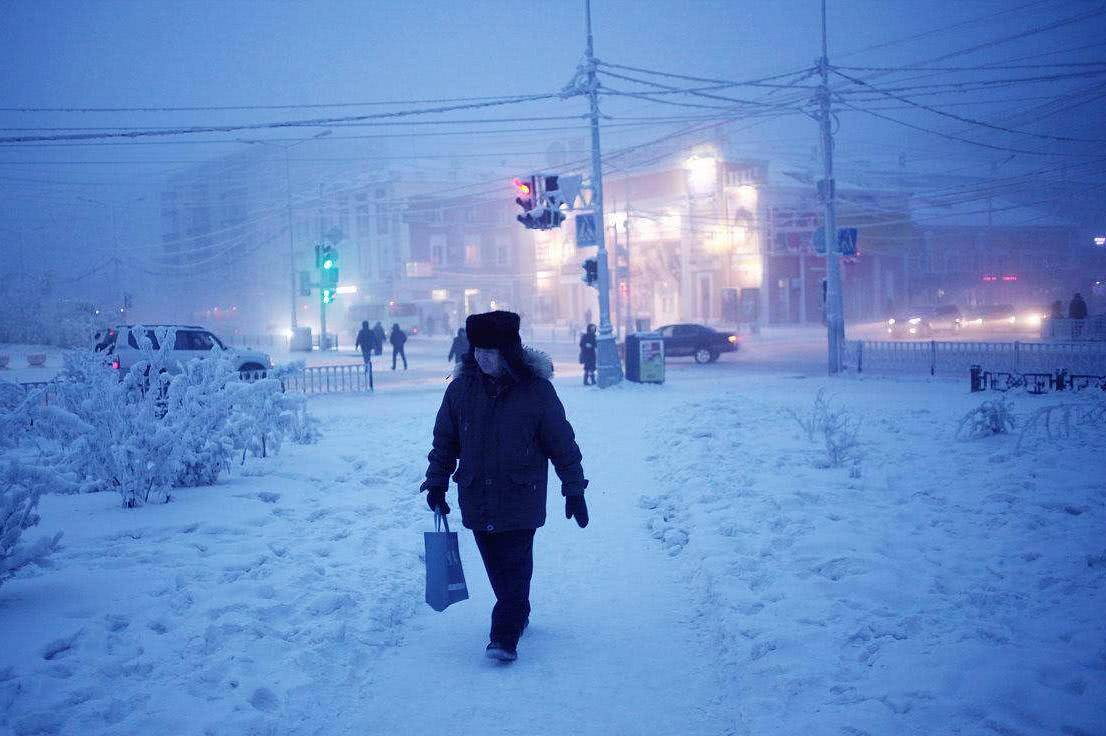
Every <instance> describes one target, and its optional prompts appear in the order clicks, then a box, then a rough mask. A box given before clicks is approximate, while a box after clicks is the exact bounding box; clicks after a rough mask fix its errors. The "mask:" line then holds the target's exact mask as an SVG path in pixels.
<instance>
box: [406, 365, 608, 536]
mask: <svg viewBox="0 0 1106 736" xmlns="http://www.w3.org/2000/svg"><path fill="white" fill-rule="evenodd" d="M552 374H553V363H552V362H551V361H550V360H549V357H548V356H547V355H545V354H544V353H540V352H537V351H534V350H531V349H530V348H523V349H522V353H521V354H520V360H519V361H517V362H516V364H515V365H514V367H513V369H512V370H511V371H510V374H509V375H504V377H503V378H501V379H491V378H488V377H487V376H485V375H484V374H483V373H482V372H481V370H480V368H479V367H478V366H477V365H476V361H475V360H474V359H473V357H472V355H471V353H470V354H468V355H466V356H465V358H464V360H463V361H462V362H461V363H458V364H457V365H456V366H455V367H454V371H453V375H454V378H453V381H452V382H451V383H450V384H449V387H448V388H446V392H445V397H444V398H443V399H442V405H441V408H440V409H439V410H438V416H437V419H436V420H435V422H434V447H433V449H432V450H431V451H430V455H429V456H428V460H429V461H430V465H429V467H428V468H427V470H426V483H424V484H423V488H424V489H430V488H446V487H448V485H449V477H450V474H453V480H454V481H456V482H457V495H458V502H459V504H460V506H461V523H462V524H464V525H465V527H467V528H469V529H473V530H475V531H486V532H499V531H509V530H512V529H537V528H538V527H540V526H542V525H543V524H544V523H545V501H546V486H547V485H548V477H549V462H550V461H552V462H553V467H554V469H555V470H556V471H557V475H558V477H559V478H560V480H561V493H562V494H563V495H566V496H569V495H576V494H583V492H584V489H585V488H587V485H588V482H587V480H585V479H584V471H583V468H582V467H581V465H580V461H581V456H580V448H579V447H578V446H577V444H576V437H575V435H574V434H573V431H572V426H571V425H570V424H569V423H568V419H566V418H565V411H564V406H563V405H562V404H561V400H560V399H559V398H558V397H557V392H556V391H555V390H554V388H553V384H552V383H550V382H549V377H550V376H551V375H552ZM458 460H460V464H459V465H457V461H458ZM455 465H456V466H457V468H456V470H457V472H456V473H454V466H455Z"/></svg>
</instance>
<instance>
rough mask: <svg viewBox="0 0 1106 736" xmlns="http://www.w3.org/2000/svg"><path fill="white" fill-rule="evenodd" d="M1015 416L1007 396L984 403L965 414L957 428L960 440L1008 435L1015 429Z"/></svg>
mask: <svg viewBox="0 0 1106 736" xmlns="http://www.w3.org/2000/svg"><path fill="white" fill-rule="evenodd" d="M1014 425H1015V420H1014V414H1013V413H1012V412H1011V410H1010V404H1009V403H1008V402H1007V401H1006V397H1005V396H999V397H998V398H997V399H992V400H990V401H984V402H983V403H982V404H980V405H979V406H977V407H976V408H974V409H972V410H971V411H970V412H968V413H967V414H965V415H964V416H963V418H962V419H961V420H960V425H959V426H958V427H957V428H956V436H957V438H959V439H978V438H980V437H990V436H991V435H994V434H1007V433H1008V432H1010V431H1011V430H1012V429H1014Z"/></svg>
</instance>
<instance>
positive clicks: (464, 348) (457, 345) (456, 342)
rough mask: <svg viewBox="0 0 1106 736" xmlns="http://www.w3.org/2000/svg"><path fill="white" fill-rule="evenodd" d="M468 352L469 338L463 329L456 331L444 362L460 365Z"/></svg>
mask: <svg viewBox="0 0 1106 736" xmlns="http://www.w3.org/2000/svg"><path fill="white" fill-rule="evenodd" d="M468 351H469V338H468V334H466V333H465V328H464V327H462V328H461V329H459V330H457V337H455V338H453V344H452V345H450V346H449V355H448V356H446V360H452V361H453V362H454V363H460V362H461V360H463V359H464V357H465V355H466V354H467V353H468Z"/></svg>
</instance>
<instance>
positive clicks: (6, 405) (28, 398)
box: [0, 381, 44, 447]
mask: <svg viewBox="0 0 1106 736" xmlns="http://www.w3.org/2000/svg"><path fill="white" fill-rule="evenodd" d="M43 394H44V389H41V388H36V389H31V390H30V391H25V390H24V389H23V387H22V386H19V385H17V384H14V383H10V382H8V381H0V447H14V446H15V445H17V444H19V442H20V441H21V440H22V439H23V438H24V437H25V436H26V435H27V433H28V432H29V431H30V429H31V426H32V415H31V410H32V409H33V408H34V407H36V406H39V405H41V404H42V403H43Z"/></svg>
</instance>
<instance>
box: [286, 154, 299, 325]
mask: <svg viewBox="0 0 1106 736" xmlns="http://www.w3.org/2000/svg"><path fill="white" fill-rule="evenodd" d="M289 148H291V146H284V198H285V209H286V210H287V213H288V277H289V278H290V279H291V280H292V291H291V294H292V325H291V329H292V334H293V339H295V337H294V336H295V332H296V330H297V329H298V328H299V322H298V320H297V318H296V292H297V291H298V289H297V287H296V236H295V233H293V232H292V164H291V162H290V160H289V157H288V149H289Z"/></svg>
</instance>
